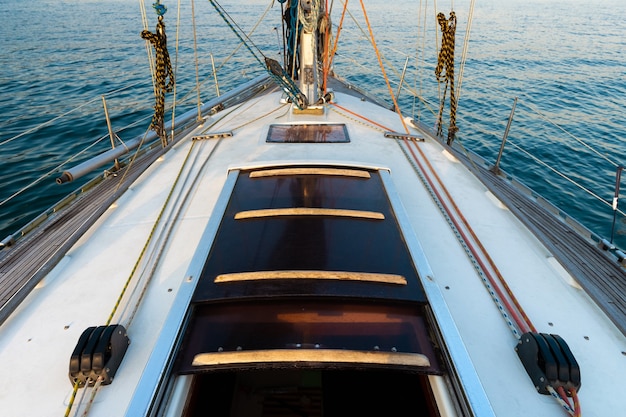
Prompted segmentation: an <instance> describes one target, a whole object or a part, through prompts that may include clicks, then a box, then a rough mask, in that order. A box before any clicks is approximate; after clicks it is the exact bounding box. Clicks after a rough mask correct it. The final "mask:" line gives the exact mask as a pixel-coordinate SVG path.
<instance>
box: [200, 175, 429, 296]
mask: <svg viewBox="0 0 626 417" xmlns="http://www.w3.org/2000/svg"><path fill="white" fill-rule="evenodd" d="M293 296H306V297H320V296H323V297H325V296H334V297H349V298H355V297H356V298H366V299H368V300H376V299H378V300H382V299H385V300H393V301H396V302H400V301H403V302H417V303H425V302H426V298H425V295H424V290H423V288H422V286H421V283H420V280H419V278H418V275H417V272H416V269H415V266H414V265H413V262H412V260H411V257H410V255H409V252H408V250H407V247H406V244H405V242H404V239H403V238H402V234H401V232H400V230H399V227H398V222H397V221H396V219H395V215H394V213H393V210H392V208H391V205H390V203H389V199H388V198H387V195H386V192H385V189H384V186H383V184H382V180H381V177H380V174H379V172H378V171H375V170H364V169H352V168H337V167H285V168H271V169H260V170H251V171H241V172H240V173H239V176H238V178H237V181H236V184H235V187H234V189H233V192H232V194H231V197H230V201H229V202H228V206H227V208H226V212H225V214H224V217H223V219H222V221H221V224H220V227H219V230H218V232H217V235H216V237H215V240H214V242H213V246H212V248H211V250H210V253H209V255H208V257H207V259H206V262H205V264H204V267H203V270H202V273H201V277H200V280H199V283H198V286H197V287H196V291H195V293H194V296H193V303H195V304H201V303H207V302H214V301H233V300H236V299H238V298H247V299H250V298H256V299H267V298H275V297H279V298H282V297H293Z"/></svg>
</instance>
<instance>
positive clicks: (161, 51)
mask: <svg viewBox="0 0 626 417" xmlns="http://www.w3.org/2000/svg"><path fill="white" fill-rule="evenodd" d="M153 7H154V8H155V10H156V12H157V14H158V15H159V17H158V22H157V25H156V31H155V32H154V33H153V32H150V31H149V30H143V31H142V32H141V37H142V38H143V39H145V40H146V41H148V42H150V43H151V44H152V46H154V50H155V51H156V69H155V76H154V78H155V91H154V94H155V99H156V103H155V105H154V116H153V117H152V123H151V124H150V128H151V129H153V130H154V131H155V132H156V134H157V135H158V136H159V137H160V138H161V144H162V145H163V146H164V147H165V146H166V145H167V133H166V132H165V128H164V116H165V93H169V92H171V91H172V90H173V88H174V83H175V78H174V71H173V70H172V63H171V61H170V55H169V52H168V51H167V36H166V35H165V23H164V22H163V15H164V14H165V12H166V11H167V9H166V8H165V6H163V5H161V4H159V3H155V4H154V5H153Z"/></svg>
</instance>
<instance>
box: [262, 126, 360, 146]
mask: <svg viewBox="0 0 626 417" xmlns="http://www.w3.org/2000/svg"><path fill="white" fill-rule="evenodd" d="M266 141H267V142H269V143H348V142H350V138H349V136H348V131H347V129H346V125H344V124H302V125H271V126H270V129H269V131H268V133H267V140H266Z"/></svg>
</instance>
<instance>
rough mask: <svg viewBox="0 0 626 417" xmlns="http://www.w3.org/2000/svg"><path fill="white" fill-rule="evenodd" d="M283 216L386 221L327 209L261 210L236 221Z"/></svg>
mask: <svg viewBox="0 0 626 417" xmlns="http://www.w3.org/2000/svg"><path fill="white" fill-rule="evenodd" d="M282 216H330V217H354V218H358V219H370V220H385V215H384V214H383V213H379V212H375V211H365V210H345V209H327V208H314V207H292V208H277V209H259V210H247V211H240V212H239V213H237V214H235V220H244V219H256V218H262V217H282Z"/></svg>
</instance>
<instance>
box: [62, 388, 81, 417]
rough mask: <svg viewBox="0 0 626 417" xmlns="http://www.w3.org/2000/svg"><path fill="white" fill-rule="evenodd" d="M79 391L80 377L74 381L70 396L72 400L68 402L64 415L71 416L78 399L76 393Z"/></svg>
mask: <svg viewBox="0 0 626 417" xmlns="http://www.w3.org/2000/svg"><path fill="white" fill-rule="evenodd" d="M77 392H78V379H77V380H76V382H74V389H73V390H72V396H71V397H70V402H69V403H68V404H67V408H66V409H65V414H64V417H69V415H70V412H71V411H72V406H73V405H74V400H75V399H76V393H77Z"/></svg>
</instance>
